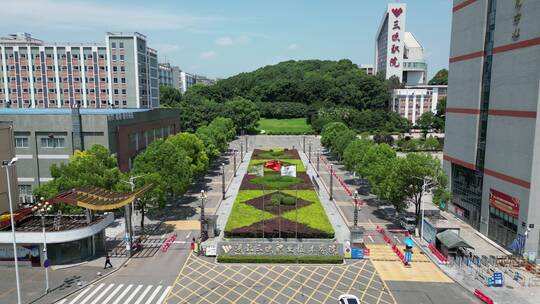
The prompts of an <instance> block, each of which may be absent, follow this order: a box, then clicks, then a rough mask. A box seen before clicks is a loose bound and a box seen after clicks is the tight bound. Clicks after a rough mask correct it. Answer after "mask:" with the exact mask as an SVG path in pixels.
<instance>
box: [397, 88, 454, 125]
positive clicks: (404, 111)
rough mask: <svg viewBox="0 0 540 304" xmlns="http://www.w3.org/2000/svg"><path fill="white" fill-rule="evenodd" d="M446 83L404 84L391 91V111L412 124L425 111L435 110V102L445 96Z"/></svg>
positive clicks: (434, 111)
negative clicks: (402, 87) (403, 86)
mask: <svg viewBox="0 0 540 304" xmlns="http://www.w3.org/2000/svg"><path fill="white" fill-rule="evenodd" d="M447 87H448V86H446V85H418V86H406V87H405V88H404V89H395V90H394V91H393V92H392V102H391V103H390V104H391V107H392V111H394V112H396V113H399V115H400V116H401V117H405V118H407V119H408V120H409V121H411V122H412V123H413V124H416V120H417V119H418V118H419V117H420V116H422V114H424V113H426V112H433V113H436V112H437V104H438V103H439V101H441V100H442V99H444V98H446V92H447Z"/></svg>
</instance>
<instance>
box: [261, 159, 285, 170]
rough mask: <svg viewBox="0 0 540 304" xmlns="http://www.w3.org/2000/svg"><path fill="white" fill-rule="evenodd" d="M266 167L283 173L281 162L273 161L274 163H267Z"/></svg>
mask: <svg viewBox="0 0 540 304" xmlns="http://www.w3.org/2000/svg"><path fill="white" fill-rule="evenodd" d="M264 166H265V167H266V168H268V169H271V170H273V171H276V172H281V163H280V162H279V160H272V161H269V162H266V163H265V164H264Z"/></svg>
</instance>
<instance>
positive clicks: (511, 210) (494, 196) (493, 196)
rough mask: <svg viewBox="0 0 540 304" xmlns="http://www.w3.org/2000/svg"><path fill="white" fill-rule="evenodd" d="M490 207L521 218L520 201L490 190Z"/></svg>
mask: <svg viewBox="0 0 540 304" xmlns="http://www.w3.org/2000/svg"><path fill="white" fill-rule="evenodd" d="M489 205H490V206H491V207H493V208H496V209H499V210H501V211H502V212H504V213H506V214H508V215H511V216H514V217H517V216H519V199H518V198H516V197H513V196H510V195H508V194H506V193H503V192H501V191H498V190H495V189H489Z"/></svg>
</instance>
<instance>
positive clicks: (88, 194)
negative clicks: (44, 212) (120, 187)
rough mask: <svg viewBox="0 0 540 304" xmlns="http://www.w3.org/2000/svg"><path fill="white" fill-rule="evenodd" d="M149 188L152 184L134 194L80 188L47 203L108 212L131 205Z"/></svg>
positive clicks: (95, 188) (94, 188)
mask: <svg viewBox="0 0 540 304" xmlns="http://www.w3.org/2000/svg"><path fill="white" fill-rule="evenodd" d="M150 188H152V184H148V185H145V186H144V187H142V188H139V189H137V190H136V191H134V192H114V191H110V190H106V189H102V188H98V187H82V188H75V189H72V190H70V191H66V192H64V193H61V194H59V195H57V196H55V197H53V198H50V199H48V200H47V201H48V202H49V203H50V204H58V203H64V204H69V205H75V206H79V207H83V208H86V209H90V210H94V211H110V210H114V209H118V208H121V207H124V206H126V205H128V204H131V203H132V202H134V201H135V199H137V198H138V197H140V196H142V195H143V194H144V193H145V192H146V191H148V190H150Z"/></svg>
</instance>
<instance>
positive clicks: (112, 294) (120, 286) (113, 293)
mask: <svg viewBox="0 0 540 304" xmlns="http://www.w3.org/2000/svg"><path fill="white" fill-rule="evenodd" d="M122 287H124V284H120V285H118V286H117V287H116V289H115V290H113V292H112V293H111V294H110V295H109V296H108V297H107V298H106V299H105V300H103V303H101V304H106V303H107V302H109V301H110V300H111V299H112V297H114V295H115V294H117V293H118V292H119V291H120V289H122Z"/></svg>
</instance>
